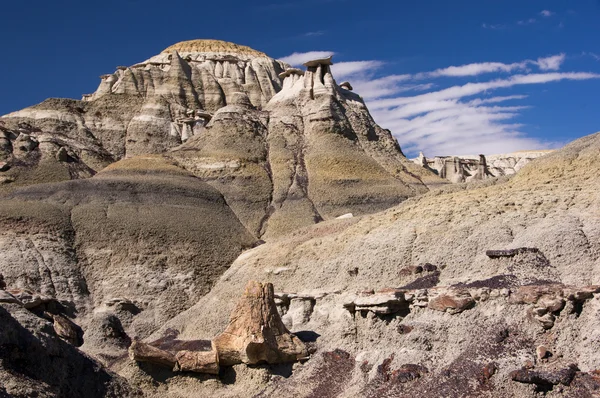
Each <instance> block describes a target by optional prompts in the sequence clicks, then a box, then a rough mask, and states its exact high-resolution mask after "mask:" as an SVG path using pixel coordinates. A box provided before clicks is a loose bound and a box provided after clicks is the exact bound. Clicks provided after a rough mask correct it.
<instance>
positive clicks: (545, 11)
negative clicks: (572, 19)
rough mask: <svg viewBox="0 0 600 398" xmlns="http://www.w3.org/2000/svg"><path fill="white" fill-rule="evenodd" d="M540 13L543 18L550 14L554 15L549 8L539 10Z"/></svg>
mask: <svg viewBox="0 0 600 398" xmlns="http://www.w3.org/2000/svg"><path fill="white" fill-rule="evenodd" d="M540 15H541V16H542V17H544V18H549V17H551V16H552V15H554V13H553V12H552V11H550V10H542V11H540Z"/></svg>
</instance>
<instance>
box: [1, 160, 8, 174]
mask: <svg viewBox="0 0 600 398" xmlns="http://www.w3.org/2000/svg"><path fill="white" fill-rule="evenodd" d="M8 170H10V164H8V163H7V162H0V171H2V172H4V171H8Z"/></svg>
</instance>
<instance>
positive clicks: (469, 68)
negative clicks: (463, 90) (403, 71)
mask: <svg viewBox="0 0 600 398" xmlns="http://www.w3.org/2000/svg"><path fill="white" fill-rule="evenodd" d="M527 64H528V61H524V62H518V63H512V64H503V63H501V62H481V63H473V64H467V65H461V66H449V67H447V68H443V69H437V70H435V71H433V72H426V73H420V74H418V75H417V77H418V78H427V77H441V76H448V77H464V76H477V75H481V74H484V73H492V72H512V71H514V70H516V69H525V68H527Z"/></svg>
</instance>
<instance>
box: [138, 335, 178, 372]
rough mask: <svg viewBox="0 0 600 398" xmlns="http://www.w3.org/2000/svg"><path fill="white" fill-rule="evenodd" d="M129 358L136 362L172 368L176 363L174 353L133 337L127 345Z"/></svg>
mask: <svg viewBox="0 0 600 398" xmlns="http://www.w3.org/2000/svg"><path fill="white" fill-rule="evenodd" d="M129 358H131V359H132V360H134V361H138V362H150V363H153V364H157V365H163V366H168V367H170V368H174V367H175V364H176V363H177V359H176V358H175V355H173V354H172V353H170V352H168V351H164V350H161V349H160V348H156V347H153V346H151V345H150V344H146V343H143V342H141V341H139V340H137V339H134V340H133V342H132V343H131V346H130V347H129Z"/></svg>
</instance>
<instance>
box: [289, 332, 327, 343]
mask: <svg viewBox="0 0 600 398" xmlns="http://www.w3.org/2000/svg"><path fill="white" fill-rule="evenodd" d="M294 334H295V335H296V336H298V338H299V339H300V340H301V341H302V342H304V343H314V342H315V341H317V339H318V338H319V337H321V335H320V334H319V333H316V332H313V331H312V330H303V331H301V332H296V333H294Z"/></svg>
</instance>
